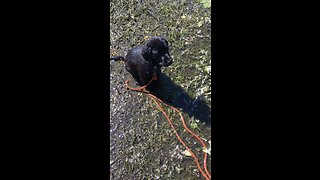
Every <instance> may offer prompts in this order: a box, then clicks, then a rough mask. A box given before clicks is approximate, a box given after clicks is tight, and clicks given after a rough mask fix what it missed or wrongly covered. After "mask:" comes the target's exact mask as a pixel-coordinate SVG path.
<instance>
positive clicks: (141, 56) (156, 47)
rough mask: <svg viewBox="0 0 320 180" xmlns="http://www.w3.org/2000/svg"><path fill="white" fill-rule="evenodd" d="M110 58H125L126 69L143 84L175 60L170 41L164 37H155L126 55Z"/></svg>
mask: <svg viewBox="0 0 320 180" xmlns="http://www.w3.org/2000/svg"><path fill="white" fill-rule="evenodd" d="M110 59H111V60H115V61H117V60H124V61H125V68H126V70H127V71H128V72H129V73H130V74H131V75H132V77H133V78H134V79H135V80H136V81H137V83H139V85H141V86H143V85H145V84H147V83H148V82H149V81H150V80H151V78H152V75H153V73H155V72H156V73H159V72H160V69H161V67H162V66H164V67H167V66H170V65H171V64H172V62H173V60H172V58H171V56H170V53H169V44H168V41H167V40H166V39H164V38H162V37H153V38H151V39H150V40H149V41H148V42H147V44H145V45H140V46H136V47H134V48H132V49H131V50H130V51H129V52H128V54H127V55H126V57H122V56H117V57H112V58H110Z"/></svg>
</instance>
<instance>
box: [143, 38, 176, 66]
mask: <svg viewBox="0 0 320 180" xmlns="http://www.w3.org/2000/svg"><path fill="white" fill-rule="evenodd" d="M146 46H147V49H148V54H149V57H150V58H151V61H152V63H153V64H154V65H156V66H160V67H162V66H165V67H168V66H170V65H171V64H172V62H173V60H172V58H171V56H170V53H169V43H168V41H167V40H166V39H164V38H162V37H153V38H151V39H150V41H149V42H148V43H147V45H146Z"/></svg>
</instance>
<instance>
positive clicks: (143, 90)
mask: <svg viewBox="0 0 320 180" xmlns="http://www.w3.org/2000/svg"><path fill="white" fill-rule="evenodd" d="M156 79H157V75H156V74H155V73H154V74H153V77H152V79H151V80H150V82H149V83H148V84H146V85H144V86H142V87H139V88H132V87H130V86H129V85H128V82H129V80H126V82H125V85H126V87H127V88H128V89H130V90H133V91H140V92H144V93H147V94H148V95H149V96H150V97H151V98H152V100H153V101H154V102H155V103H156V105H157V106H158V108H159V109H160V111H161V112H162V113H163V115H164V116H165V117H166V119H167V121H168V122H169V124H170V126H171V128H172V129H173V131H174V132H175V134H176V136H177V138H178V140H179V141H180V142H181V143H182V145H183V146H184V147H185V148H186V149H187V150H188V151H189V152H190V154H191V156H192V157H193V159H194V161H195V162H196V164H197V167H198V169H199V171H200V172H201V174H202V175H203V176H204V177H205V178H206V179H207V180H209V179H211V175H210V173H209V171H208V169H207V153H204V160H203V166H204V169H205V172H204V171H203V170H202V168H201V166H200V164H199V161H198V158H197V157H196V155H195V154H194V153H193V152H192V151H191V149H190V148H189V147H188V146H187V145H186V144H185V143H184V141H183V140H182V139H181V138H180V136H179V134H178V132H177V131H176V129H175V127H174V126H173V124H172V122H171V120H170V118H169V117H168V115H167V113H166V112H165V111H164V110H163V109H162V107H161V106H160V104H159V103H158V102H157V101H156V100H158V101H160V102H161V103H163V104H165V105H167V106H170V107H171V108H172V109H174V110H175V111H177V112H178V113H179V115H180V118H181V122H182V124H183V127H184V128H185V129H186V130H187V131H188V132H189V133H190V134H192V135H193V136H194V137H195V138H196V139H197V140H198V141H199V142H200V143H201V144H202V146H203V148H204V149H206V144H205V143H204V142H203V141H202V140H201V139H200V138H199V137H198V136H197V135H196V134H195V133H194V132H192V131H191V130H190V129H189V128H188V127H187V125H186V123H185V121H184V118H183V116H182V113H181V111H179V110H178V109H177V108H175V107H173V106H171V105H169V104H166V103H165V102H163V101H162V100H161V99H159V98H158V97H156V96H154V95H152V94H150V93H149V92H148V91H147V90H146V87H147V86H149V85H150V83H151V82H152V81H153V80H156Z"/></svg>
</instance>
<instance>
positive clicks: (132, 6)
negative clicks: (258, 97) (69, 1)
mask: <svg viewBox="0 0 320 180" xmlns="http://www.w3.org/2000/svg"><path fill="white" fill-rule="evenodd" d="M110 27H111V28H110V35H111V39H110V42H111V46H110V52H111V53H110V56H115V55H125V54H126V52H127V50H129V49H131V48H132V47H133V46H135V45H137V44H141V43H144V42H145V40H147V39H149V38H150V37H152V36H158V35H160V36H164V37H166V38H167V39H168V41H169V43H170V52H171V55H172V57H173V59H174V63H173V64H172V65H171V66H170V67H167V68H164V69H163V70H162V72H163V74H162V75H161V77H160V79H161V82H160V83H155V84H153V85H152V86H151V87H150V91H151V92H153V93H154V94H156V95H157V96H158V97H160V98H161V99H163V100H165V101H166V102H168V103H169V104H171V105H173V106H175V107H177V108H179V109H181V110H182V111H183V115H184V118H185V120H186V123H187V125H188V126H189V128H191V124H192V127H193V128H191V129H192V130H193V131H194V132H195V133H196V134H198V135H199V137H202V138H204V139H206V140H205V143H206V144H207V145H208V146H209V147H210V144H209V142H211V115H210V114H211V38H212V37H211V11H210V8H205V7H204V6H203V5H202V4H201V3H199V2H197V1H195V0H174V1H173V0H170V1H165V0H161V1H155V0H150V1H143V0H111V2H110ZM110 72H111V74H110V98H111V99H110V103H111V104H110V106H111V107H110V109H111V112H110V153H111V154H110V158H111V160H110V166H111V169H110V175H111V179H199V177H200V178H201V179H203V177H202V176H201V174H200V172H199V171H198V169H197V167H196V164H195V162H194V161H193V158H192V157H188V156H186V155H184V154H183V153H182V152H183V151H184V150H185V149H184V147H183V146H182V144H181V143H180V142H179V141H178V139H177V138H176V136H175V134H174V132H173V131H172V130H171V127H170V125H169V123H168V122H167V121H166V119H165V117H164V116H163V114H162V113H161V112H160V111H159V110H158V109H157V107H156V105H155V104H154V102H153V101H152V100H151V99H150V98H149V96H147V95H145V94H142V93H139V92H134V91H129V90H127V89H126V88H125V86H124V81H125V80H127V79H132V77H131V76H130V74H129V73H128V72H126V71H125V69H124V66H123V63H122V62H112V61H111V62H110ZM164 107H165V106H164ZM164 109H165V111H166V112H168V114H169V116H170V118H171V119H172V121H173V123H174V125H175V127H176V128H177V129H178V132H179V133H180V134H181V137H182V138H183V140H184V141H185V142H186V143H187V145H188V146H189V147H191V149H192V150H193V151H194V152H195V153H196V155H197V156H198V158H199V160H200V161H201V164H202V161H203V152H202V148H201V145H200V144H199V143H198V142H197V140H196V139H195V138H193V137H192V136H191V135H190V134H188V133H187V132H186V131H184V129H183V126H182V124H181V122H180V117H179V115H178V114H176V113H174V112H173V110H171V109H170V108H167V107H165V108H164ZM207 161H208V162H207V163H208V168H209V169H210V168H211V156H210V155H209V156H208V160H207Z"/></svg>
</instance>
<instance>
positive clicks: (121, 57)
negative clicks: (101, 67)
mask: <svg viewBox="0 0 320 180" xmlns="http://www.w3.org/2000/svg"><path fill="white" fill-rule="evenodd" d="M110 60H114V61H123V60H124V57H123V56H115V57H111V58H110Z"/></svg>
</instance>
